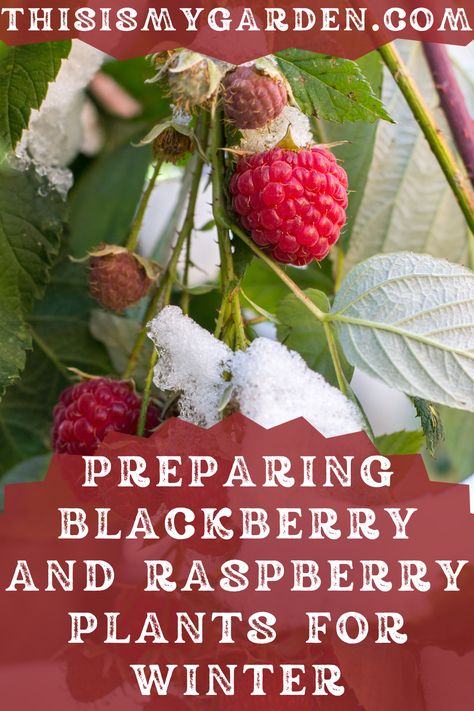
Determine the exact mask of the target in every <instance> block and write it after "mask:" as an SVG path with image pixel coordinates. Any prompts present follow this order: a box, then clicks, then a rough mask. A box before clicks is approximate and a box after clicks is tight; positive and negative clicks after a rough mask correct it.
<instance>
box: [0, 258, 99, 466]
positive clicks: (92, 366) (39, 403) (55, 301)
mask: <svg viewBox="0 0 474 711" xmlns="http://www.w3.org/2000/svg"><path fill="white" fill-rule="evenodd" d="M92 305H93V303H92V301H91V299H90V298H89V296H88V293H87V287H86V279H85V269H84V267H83V265H80V264H73V263H70V262H69V260H67V259H65V260H63V261H61V263H60V264H59V265H58V266H57V267H56V268H55V269H54V271H53V275H52V279H51V283H50V285H49V286H48V288H47V290H46V294H45V297H44V299H42V300H41V301H40V302H39V303H38V304H37V305H36V306H35V308H34V310H33V313H32V315H31V318H30V327H31V332H32V336H33V345H34V348H33V351H32V352H30V353H29V354H28V358H27V363H26V368H25V371H24V373H23V376H22V378H21V381H20V382H19V383H18V384H17V385H14V386H13V387H11V388H9V389H8V391H7V393H6V395H5V397H4V399H3V401H2V402H1V403H0V451H1V452H2V458H1V461H0V475H1V474H2V473H4V472H6V471H8V470H9V469H10V468H11V467H12V466H14V465H15V464H17V463H18V462H21V461H23V460H24V459H28V458H29V457H34V456H36V455H39V454H43V453H44V452H47V451H48V450H49V449H50V429H51V419H52V413H53V408H54V405H55V404H56V402H57V400H58V396H59V394H60V392H61V390H63V389H64V388H65V387H67V385H69V384H71V373H70V372H69V371H68V370H67V369H68V368H69V367H73V368H78V369H79V370H81V371H85V372H87V373H91V374H96V375H101V374H108V373H112V372H113V367H112V365H111V363H110V360H109V358H108V356H107V353H106V351H105V349H104V348H103V346H102V344H100V343H98V342H97V341H96V340H95V339H94V338H93V337H92V335H91V333H90V330H89V319H90V312H91V307H92Z"/></svg>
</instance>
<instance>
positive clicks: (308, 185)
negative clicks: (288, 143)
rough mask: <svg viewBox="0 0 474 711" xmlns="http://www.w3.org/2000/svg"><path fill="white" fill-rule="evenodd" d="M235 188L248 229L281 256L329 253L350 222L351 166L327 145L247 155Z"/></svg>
mask: <svg viewBox="0 0 474 711" xmlns="http://www.w3.org/2000/svg"><path fill="white" fill-rule="evenodd" d="M230 191H231V193H232V206H233V208H234V210H235V212H236V213H237V214H238V215H239V216H240V222H241V224H242V226H243V227H244V229H246V230H247V231H248V232H250V234H251V236H252V239H253V240H254V242H255V243H256V244H258V245H259V246H260V247H263V248H264V249H266V250H268V251H270V252H271V254H272V256H273V257H274V258H275V259H276V260H277V261H279V262H285V263H287V264H296V265H298V266H302V265H304V264H309V262H312V261H313V260H315V259H317V260H318V261H320V260H321V259H324V257H325V256H326V255H327V253H328V252H329V250H330V248H331V247H332V246H333V244H335V242H337V240H338V239H339V235H340V233H341V229H342V227H343V226H344V224H345V222H346V207H347V175H346V171H345V170H344V168H342V167H341V166H340V165H338V164H337V162H336V158H335V156H334V155H333V154H332V153H331V152H330V151H328V150H327V149H326V148H324V147H322V146H314V147H312V148H305V149H302V150H289V149H284V148H273V149H272V150H270V151H265V152H264V153H256V154H254V155H251V156H244V157H243V158H240V160H239V161H238V163H237V167H236V171H235V173H234V175H233V176H232V179H231V181H230Z"/></svg>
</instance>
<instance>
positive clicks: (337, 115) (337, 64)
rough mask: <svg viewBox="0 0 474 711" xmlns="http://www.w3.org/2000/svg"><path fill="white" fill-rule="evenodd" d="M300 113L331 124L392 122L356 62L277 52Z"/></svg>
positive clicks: (310, 54) (288, 51) (303, 51)
mask: <svg viewBox="0 0 474 711" xmlns="http://www.w3.org/2000/svg"><path fill="white" fill-rule="evenodd" d="M276 59H277V62H278V65H279V67H280V69H281V70H282V72H283V73H284V74H285V76H286V78H287V80H288V82H289V84H290V86H291V89H292V91H293V95H294V98H295V100H296V102H297V103H298V105H299V107H300V109H301V110H302V111H303V112H304V113H305V114H306V115H308V116H317V117H318V118H321V119H327V120H328V121H338V122H339V123H342V122H344V121H376V120H377V119H378V118H383V119H385V120H387V121H391V118H390V116H389V115H388V113H387V112H386V111H385V109H384V107H383V104H382V102H381V101H380V99H379V98H378V97H377V96H376V94H375V93H374V91H373V90H372V87H371V86H370V84H369V82H368V81H367V79H366V78H365V77H364V75H363V73H362V71H361V69H360V67H359V66H358V64H357V63H356V62H353V61H351V60H349V59H339V58H338V57H330V56H327V55H323V54H314V53H313V52H308V51H306V50H303V49H287V50H284V51H283V52H277V54H276Z"/></svg>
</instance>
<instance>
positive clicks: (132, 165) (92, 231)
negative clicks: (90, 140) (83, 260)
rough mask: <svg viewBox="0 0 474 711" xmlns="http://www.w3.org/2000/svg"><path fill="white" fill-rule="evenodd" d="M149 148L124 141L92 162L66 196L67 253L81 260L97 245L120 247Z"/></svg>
mask: <svg viewBox="0 0 474 711" xmlns="http://www.w3.org/2000/svg"><path fill="white" fill-rule="evenodd" d="M150 162H151V148H150V146H145V147H143V148H136V147H134V146H132V145H130V144H129V143H128V142H127V143H126V144H125V145H121V146H119V147H118V148H116V149H115V150H113V151H112V152H110V153H106V154H104V155H103V156H102V157H101V158H99V159H98V160H97V161H95V162H94V163H93V164H92V166H91V167H90V168H89V170H87V171H86V172H85V173H84V174H83V175H82V176H81V179H80V180H79V182H78V184H77V185H76V186H75V188H74V190H73V192H72V193H71V197H70V209H71V217H70V226H71V235H70V239H69V243H70V247H71V253H72V255H73V256H75V257H83V256H84V255H85V254H86V253H87V252H88V251H90V250H92V249H93V248H94V247H97V246H98V245H99V244H100V243H101V242H107V243H108V244H123V243H124V242H125V241H126V239H127V237H128V234H129V231H130V227H131V224H132V222H133V218H134V215H135V211H136V208H137V204H138V202H139V200H140V197H141V195H142V191H143V185H144V182H145V178H146V174H147V170H148V166H149V165H150Z"/></svg>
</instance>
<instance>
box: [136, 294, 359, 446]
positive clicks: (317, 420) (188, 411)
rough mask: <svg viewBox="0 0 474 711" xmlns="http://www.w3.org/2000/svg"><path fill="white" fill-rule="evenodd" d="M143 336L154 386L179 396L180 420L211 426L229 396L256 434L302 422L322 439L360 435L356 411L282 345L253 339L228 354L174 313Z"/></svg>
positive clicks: (163, 314)
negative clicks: (154, 360) (154, 356)
mask: <svg viewBox="0 0 474 711" xmlns="http://www.w3.org/2000/svg"><path fill="white" fill-rule="evenodd" d="M149 329H150V330H149V335H150V338H151V339H152V341H153V342H154V343H155V345H156V347H157V350H158V356H159V360H158V364H157V366H156V370H155V384H156V385H157V387H159V388H160V389H164V390H174V391H178V392H180V393H181V400H180V413H181V417H182V418H183V419H185V420H188V421H190V422H193V423H195V424H198V425H204V426H206V427H209V426H211V425H213V424H215V423H216V422H218V421H219V419H220V415H221V413H220V410H221V409H222V403H223V402H224V401H226V399H229V388H231V394H230V396H231V397H232V398H233V399H234V400H235V401H236V402H237V403H238V405H239V409H240V411H241V412H242V413H243V414H244V415H246V416H247V417H249V418H250V419H252V420H253V421H254V422H257V423H258V424H260V425H262V426H263V427H274V426H276V425H279V424H282V423H283V422H287V421H289V420H292V419H294V418H296V417H304V418H305V419H306V420H308V422H310V423H311V424H312V425H313V426H314V427H316V428H317V429H318V430H319V431H320V432H321V434H323V435H324V436H326V437H335V436H338V435H343V434H349V433H351V432H358V431H360V430H362V428H363V424H362V420H361V417H360V414H359V412H358V410H357V408H356V407H355V405H354V404H353V403H352V402H351V401H350V400H348V399H347V398H346V397H345V395H343V394H342V393H341V392H340V391H339V390H337V389H336V388H334V387H332V385H329V383H327V382H326V380H325V379H324V378H323V376H322V375H320V374H319V373H315V372H314V371H312V370H311V369H310V368H308V366H307V365H306V363H305V362H304V360H303V358H301V356H300V355H299V354H298V353H295V352H294V351H290V350H288V348H286V347H285V346H284V345H282V344H281V343H278V342H276V341H272V340H270V339H268V338H257V339H256V340H255V341H254V342H253V343H252V344H251V346H250V347H249V348H248V349H247V350H245V351H238V352H237V353H233V351H232V350H231V349H230V348H228V347H227V346H226V345H225V344H223V343H221V341H218V340H217V339H216V338H214V336H212V335H211V334H210V333H209V332H208V331H206V330H205V329H203V328H201V326H199V325H198V324H197V323H195V322H194V321H192V320H191V319H190V318H189V317H187V316H184V315H183V313H182V311H181V309H180V308H178V307H177V306H168V307H167V308H165V309H163V311H161V312H160V313H159V314H158V316H157V317H156V318H155V319H154V320H153V321H152V322H151V323H150V325H149ZM226 396H227V398H226Z"/></svg>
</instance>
